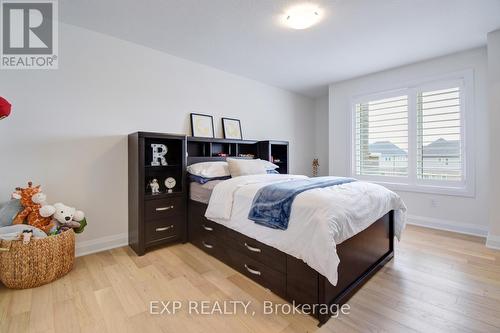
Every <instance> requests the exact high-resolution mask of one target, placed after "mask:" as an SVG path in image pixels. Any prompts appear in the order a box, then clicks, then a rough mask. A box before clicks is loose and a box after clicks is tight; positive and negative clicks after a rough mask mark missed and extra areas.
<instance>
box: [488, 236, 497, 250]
mask: <svg viewBox="0 0 500 333" xmlns="http://www.w3.org/2000/svg"><path fill="white" fill-rule="evenodd" d="M486 247H489V248H490V249H495V250H500V236H493V235H488V237H487V238H486Z"/></svg>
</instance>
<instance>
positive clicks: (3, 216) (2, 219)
mask: <svg viewBox="0 0 500 333" xmlns="http://www.w3.org/2000/svg"><path fill="white" fill-rule="evenodd" d="M21 209H23V207H22V206H21V202H20V200H19V199H12V200H10V201H9V202H7V203H6V204H5V205H4V206H3V207H2V208H0V227H5V226H8V225H11V224H12V220H14V217H16V215H17V213H19V212H20V211H21Z"/></svg>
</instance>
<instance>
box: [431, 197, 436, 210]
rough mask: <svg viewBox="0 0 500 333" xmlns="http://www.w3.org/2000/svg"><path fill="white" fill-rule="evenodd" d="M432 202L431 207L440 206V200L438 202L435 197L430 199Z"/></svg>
mask: <svg viewBox="0 0 500 333" xmlns="http://www.w3.org/2000/svg"><path fill="white" fill-rule="evenodd" d="M430 204H431V207H432V208H436V207H437V206H438V202H437V200H436V199H434V198H431V200H430Z"/></svg>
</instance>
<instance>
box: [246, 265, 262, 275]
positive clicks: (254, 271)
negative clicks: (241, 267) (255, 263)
mask: <svg viewBox="0 0 500 333" xmlns="http://www.w3.org/2000/svg"><path fill="white" fill-rule="evenodd" d="M245 268H246V269H247V271H248V272H249V273H250V274H253V275H260V271H258V270H255V269H251V268H250V267H248V265H247V264H245Z"/></svg>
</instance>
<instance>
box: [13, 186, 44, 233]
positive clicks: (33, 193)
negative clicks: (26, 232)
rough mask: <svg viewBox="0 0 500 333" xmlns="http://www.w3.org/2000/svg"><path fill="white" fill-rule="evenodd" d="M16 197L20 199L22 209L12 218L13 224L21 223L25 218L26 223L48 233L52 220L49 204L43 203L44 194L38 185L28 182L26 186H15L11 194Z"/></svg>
mask: <svg viewBox="0 0 500 333" xmlns="http://www.w3.org/2000/svg"><path fill="white" fill-rule="evenodd" d="M12 196H13V197H14V198H16V199H20V200H21V205H22V206H23V208H24V209H23V210H22V211H21V212H19V214H17V216H16V217H15V218H14V221H13V224H22V223H24V221H25V220H26V219H27V221H28V224H29V225H31V226H33V227H36V228H38V229H41V230H43V231H44V232H45V233H47V234H48V233H49V232H50V230H51V229H52V227H54V222H53V221H52V218H51V216H52V214H54V211H52V208H51V206H47V205H45V200H46V198H47V197H46V196H45V194H44V193H42V189H41V187H40V185H38V186H33V183H32V182H28V187H27V188H20V187H18V188H16V192H14V194H13V195H12Z"/></svg>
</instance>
